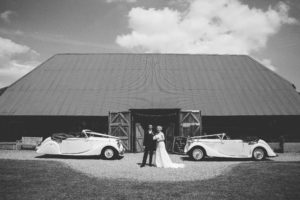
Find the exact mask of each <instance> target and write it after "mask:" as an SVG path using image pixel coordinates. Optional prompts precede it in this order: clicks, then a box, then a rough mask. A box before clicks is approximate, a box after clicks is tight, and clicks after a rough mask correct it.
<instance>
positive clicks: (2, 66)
mask: <svg viewBox="0 0 300 200" xmlns="http://www.w3.org/2000/svg"><path fill="white" fill-rule="evenodd" d="M38 57H39V54H38V53H37V52H36V51H34V50H32V49H31V48H29V47H28V46H25V45H21V44H17V43H15V42H13V41H12V40H9V39H6V38H2V37H0V87H4V86H7V85H9V84H11V83H12V82H14V81H15V80H16V79H18V78H20V77H21V76H23V75H25V74H26V73H28V72H29V71H31V70H32V69H33V68H34V67H36V66H37V65H38V64H39V63H40V62H39V61H38Z"/></svg>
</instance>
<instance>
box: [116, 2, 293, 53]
mask: <svg viewBox="0 0 300 200" xmlns="http://www.w3.org/2000/svg"><path fill="white" fill-rule="evenodd" d="M186 2H187V3H188V6H187V8H186V9H184V10H180V11H179V10H176V9H171V8H168V7H166V8H163V9H154V8H149V9H145V8H142V7H136V8H132V9H131V11H130V12H129V14H128V18H129V28H130V29H131V30H132V31H131V33H128V34H124V35H119V36H117V38H116V43H117V44H119V45H120V46H122V47H125V48H127V49H135V50H138V51H143V52H158V53H207V54H250V53H251V52H254V51H258V50H260V49H261V48H263V47H265V46H266V43H267V41H268V39H269V37H270V36H272V35H274V34H276V33H277V32H278V31H279V29H280V28H281V27H282V25H284V24H293V23H295V22H296V20H295V19H293V18H291V17H289V16H288V11H289V7H288V5H287V4H285V3H282V2H279V3H278V4H277V5H276V6H275V7H269V8H268V9H267V10H265V11H264V10H261V9H257V8H250V7H249V6H248V5H245V4H243V3H242V2H241V1H240V0H191V1H189V0H187V1H186Z"/></svg>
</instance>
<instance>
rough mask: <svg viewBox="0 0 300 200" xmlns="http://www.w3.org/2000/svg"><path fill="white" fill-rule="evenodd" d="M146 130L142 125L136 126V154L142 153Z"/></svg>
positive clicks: (137, 124)
mask: <svg viewBox="0 0 300 200" xmlns="http://www.w3.org/2000/svg"><path fill="white" fill-rule="evenodd" d="M144 134H145V133H144V129H143V127H142V126H141V124H140V123H136V124H135V139H134V140H135V152H142V151H143V150H144V149H143V146H144V145H143V143H144Z"/></svg>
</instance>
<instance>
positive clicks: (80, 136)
mask: <svg viewBox="0 0 300 200" xmlns="http://www.w3.org/2000/svg"><path fill="white" fill-rule="evenodd" d="M36 152H37V153H39V154H47V155H68V156H102V157H104V158H106V159H113V158H116V157H118V156H122V155H123V154H124V152H125V148H124V146H123V144H122V142H121V140H120V139H119V138H117V137H114V136H110V135H106V134H101V133H96V132H93V131H90V130H83V131H82V132H79V133H72V134H64V133H57V134H53V135H52V136H51V137H48V138H46V139H45V140H44V141H43V142H42V143H41V144H40V145H39V146H37V149H36Z"/></svg>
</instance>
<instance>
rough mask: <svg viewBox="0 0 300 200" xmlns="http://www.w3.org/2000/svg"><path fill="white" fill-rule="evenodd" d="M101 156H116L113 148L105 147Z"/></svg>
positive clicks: (106, 157)
mask: <svg viewBox="0 0 300 200" xmlns="http://www.w3.org/2000/svg"><path fill="white" fill-rule="evenodd" d="M103 156H104V158H105V159H108V160H111V159H113V158H114V157H115V156H116V152H115V150H114V149H113V148H111V147H107V148H105V149H104V150H103Z"/></svg>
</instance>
